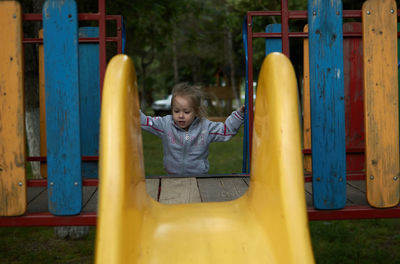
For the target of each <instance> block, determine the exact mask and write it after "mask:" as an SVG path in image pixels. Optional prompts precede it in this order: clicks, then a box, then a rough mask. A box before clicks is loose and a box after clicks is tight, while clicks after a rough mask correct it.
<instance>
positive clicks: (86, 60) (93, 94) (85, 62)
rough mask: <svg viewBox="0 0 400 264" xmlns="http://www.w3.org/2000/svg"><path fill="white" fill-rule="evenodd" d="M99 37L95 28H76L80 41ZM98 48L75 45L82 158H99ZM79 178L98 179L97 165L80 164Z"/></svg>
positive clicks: (93, 163) (96, 46) (91, 44)
mask: <svg viewBox="0 0 400 264" xmlns="http://www.w3.org/2000/svg"><path fill="white" fill-rule="evenodd" d="M98 36H99V28H97V27H81V28H79V37H80V38H95V37H98ZM99 67H100V63H99V44H98V43H80V44H79V94H80V128H81V132H80V137H81V153H82V156H98V155H99V129H100V127H99V121H100V68H99ZM82 177H83V178H98V163H97V162H84V163H83V164H82Z"/></svg>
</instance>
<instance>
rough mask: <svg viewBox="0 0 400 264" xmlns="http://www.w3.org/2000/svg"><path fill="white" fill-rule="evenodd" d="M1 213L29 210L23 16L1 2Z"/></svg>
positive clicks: (16, 7) (8, 3) (17, 7)
mask: <svg viewBox="0 0 400 264" xmlns="http://www.w3.org/2000/svg"><path fill="white" fill-rule="evenodd" d="M0 36H1V52H0V216H16V215H21V214H24V213H25V211H26V171H25V159H26V147H25V112H24V78H23V75H24V71H23V48H22V15H21V7H20V5H19V3H18V2H14V1H5V2H0Z"/></svg>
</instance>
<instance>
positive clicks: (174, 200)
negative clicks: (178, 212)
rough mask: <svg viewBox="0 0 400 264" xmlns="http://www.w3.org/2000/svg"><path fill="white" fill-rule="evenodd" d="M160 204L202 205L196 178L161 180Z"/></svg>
mask: <svg viewBox="0 0 400 264" xmlns="http://www.w3.org/2000/svg"><path fill="white" fill-rule="evenodd" d="M159 202H160V203H165V204H182V203H200V202H201V199H200V193H199V189H198V187H197V181H196V178H166V179H162V180H161V193H160V200H159Z"/></svg>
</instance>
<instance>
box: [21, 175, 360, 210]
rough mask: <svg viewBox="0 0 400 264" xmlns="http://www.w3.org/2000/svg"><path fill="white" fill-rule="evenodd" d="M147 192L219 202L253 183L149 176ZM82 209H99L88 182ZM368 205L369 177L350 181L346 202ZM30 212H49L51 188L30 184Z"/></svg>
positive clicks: (171, 199) (159, 197)
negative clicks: (366, 187)
mask: <svg viewBox="0 0 400 264" xmlns="http://www.w3.org/2000/svg"><path fill="white" fill-rule="evenodd" d="M146 183H147V192H148V193H149V194H150V196H151V197H153V199H154V200H156V201H159V202H161V203H165V204H179V203H197V202H218V201H229V200H234V199H237V198H239V197H240V196H242V195H243V194H244V193H245V192H246V191H247V188H248V186H249V178H248V177H221V178H197V179H196V178H164V179H147V180H146ZM83 190H84V192H83V199H82V202H83V205H82V208H83V209H82V212H96V211H97V198H98V187H95V186H85V187H84V189H83ZM304 195H305V197H306V202H307V206H308V207H312V184H311V183H309V182H307V183H305V192H304ZM353 205H367V200H366V197H365V181H347V203H346V206H353ZM27 212H28V213H39V212H48V205H47V188H46V187H30V188H28V210H27Z"/></svg>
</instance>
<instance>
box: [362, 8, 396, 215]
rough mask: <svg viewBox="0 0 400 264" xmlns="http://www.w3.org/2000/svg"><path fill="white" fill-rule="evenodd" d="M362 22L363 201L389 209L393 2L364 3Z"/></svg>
mask: <svg viewBox="0 0 400 264" xmlns="http://www.w3.org/2000/svg"><path fill="white" fill-rule="evenodd" d="M362 21H363V49H364V111H365V143H366V158H365V163H366V186H367V200H368V202H369V204H370V205H371V206H373V207H378V208H384V207H392V206H396V205H397V204H398V203H399V194H400V193H399V181H400V180H399V176H400V175H399V169H400V168H399V115H398V113H399V110H398V98H399V97H398V77H397V76H398V69H397V7H396V2H395V1H394V0H368V1H366V2H364V4H363V7H362Z"/></svg>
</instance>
